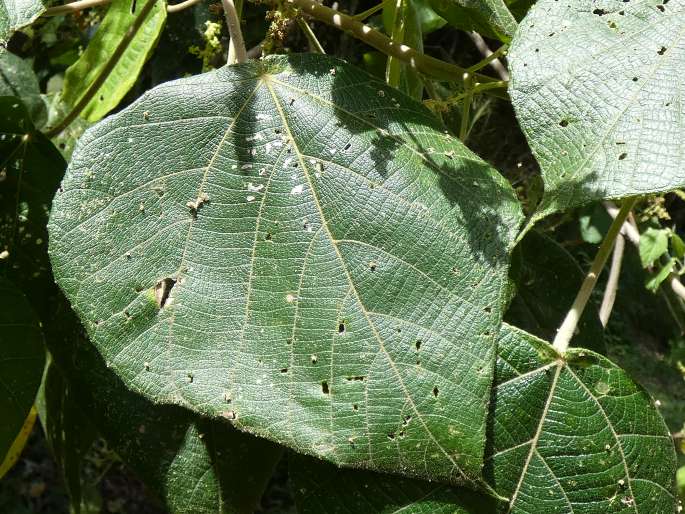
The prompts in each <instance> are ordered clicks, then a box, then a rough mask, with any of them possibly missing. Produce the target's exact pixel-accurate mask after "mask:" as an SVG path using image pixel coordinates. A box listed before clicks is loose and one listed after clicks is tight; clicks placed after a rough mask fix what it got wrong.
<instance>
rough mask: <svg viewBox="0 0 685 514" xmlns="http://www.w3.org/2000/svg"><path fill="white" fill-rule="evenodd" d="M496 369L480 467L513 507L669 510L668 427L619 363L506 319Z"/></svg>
mask: <svg viewBox="0 0 685 514" xmlns="http://www.w3.org/2000/svg"><path fill="white" fill-rule="evenodd" d="M495 374H496V387H495V389H494V394H493V400H492V408H493V412H492V418H491V419H492V421H491V426H492V429H491V431H492V437H491V438H490V439H489V440H488V443H489V457H488V460H487V461H486V476H487V477H488V479H489V480H490V481H491V484H492V485H493V486H494V487H495V489H496V490H497V492H498V493H500V494H501V495H503V496H507V497H509V498H510V501H511V506H510V512H513V513H530V514H546V513H573V512H588V513H597V514H599V513H605V512H626V513H628V512H632V513H649V514H660V513H664V514H666V513H668V514H672V513H673V512H674V511H675V508H676V500H675V497H674V494H673V492H674V487H675V483H674V480H675V463H676V461H675V452H674V449H673V441H672V439H671V435H670V433H669V431H668V429H667V427H666V425H665V424H664V421H663V419H662V418H661V415H660V414H659V412H658V411H657V409H656V407H655V405H654V403H653V401H652V400H651V398H650V397H649V395H648V394H647V393H646V392H645V391H644V390H643V389H642V388H641V387H639V386H637V385H636V384H635V383H634V382H633V381H632V380H630V378H629V377H628V376H627V375H626V374H625V372H624V371H622V370H621V369H620V368H618V367H617V366H616V365H614V364H613V363H611V362H610V361H609V360H608V359H606V358H605V357H602V356H601V355H599V354H596V353H594V352H591V351H589V350H581V349H571V350H569V351H568V352H567V353H566V354H565V355H564V356H563V357H562V356H560V355H558V354H557V353H556V352H555V351H554V349H553V348H552V347H551V345H549V344H548V343H546V342H544V341H542V340H540V339H537V338H536V337H534V336H532V335H530V334H527V333H526V332H523V331H521V330H520V329H517V328H514V327H511V326H509V325H506V324H505V325H503V328H502V331H501V337H500V340H499V348H498V359H497V369H496V372H495Z"/></svg>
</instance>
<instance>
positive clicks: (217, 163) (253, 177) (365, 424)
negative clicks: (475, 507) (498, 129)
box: [50, 55, 521, 482]
mask: <svg viewBox="0 0 685 514" xmlns="http://www.w3.org/2000/svg"><path fill="white" fill-rule="evenodd" d="M396 105H398V106H399V107H396ZM520 220H521V215H520V210H519V206H518V203H517V202H516V200H515V197H514V194H513V191H512V190H511V188H510V187H509V186H508V184H507V183H506V182H505V181H504V180H503V179H502V177H501V176H499V175H498V174H497V172H496V171H494V170H493V169H492V168H490V167H489V166H487V165H486V164H485V163H484V162H483V161H481V160H480V159H478V158H477V157H476V156H475V155H474V154H473V153H471V152H470V151H469V150H468V149H466V148H465V147H464V146H463V145H461V143H459V142H458V141H456V140H454V139H452V138H451V137H449V136H448V135H447V134H445V133H444V128H443V127H442V125H440V124H439V122H437V121H436V120H435V118H434V117H432V115H431V114H430V113H429V112H428V111H427V110H426V109H425V108H424V107H423V106H421V104H419V103H417V102H414V101H412V100H410V99H409V98H407V97H405V96H404V95H402V94H401V93H400V92H398V91H396V90H393V89H391V88H389V87H387V86H386V85H385V84H383V83H381V82H379V81H377V80H376V79H374V78H373V77H371V76H370V75H368V74H366V73H364V72H362V71H361V70H358V69H357V68H354V67H352V66H349V65H347V64H345V63H343V62H342V61H340V60H337V59H333V58H330V57H327V56H317V55H301V56H297V55H296V56H287V57H285V56H274V57H269V58H268V59H266V60H264V61H261V62H252V63H248V64H244V65H237V66H231V67H226V68H223V69H221V70H217V71H215V72H211V73H208V74H204V75H201V76H197V77H193V78H189V79H183V80H180V81H176V82H172V83H169V84H165V85H162V86H159V87H158V88H155V89H153V90H151V91H150V92H148V93H147V94H146V95H144V97H143V98H142V99H141V100H139V101H138V102H136V103H134V104H133V105H132V106H131V107H129V108H127V109H126V110H124V111H122V112H121V113H119V114H117V115H115V116H113V117H111V118H110V119H108V120H106V121H104V122H102V123H100V124H98V125H97V126H95V127H93V128H92V129H90V130H89V131H87V132H86V134H85V135H84V137H83V138H82V139H81V141H80V143H79V146H78V148H77V150H76V152H75V153H74V158H73V160H72V163H71V165H70V169H69V171H68V173H67V177H66V179H65V181H64V183H63V191H62V192H60V193H58V195H57V197H56V199H55V204H54V207H53V210H52V217H51V225H50V227H51V238H50V244H51V255H52V262H53V267H54V270H55V276H56V278H57V281H58V282H59V284H60V285H61V286H62V288H63V289H64V291H65V292H66V294H67V296H68V297H69V299H70V300H71V302H72V305H73V306H74V308H75V309H76V311H77V313H78V314H79V316H80V317H81V319H82V321H83V322H84V324H85V326H86V328H87V330H88V332H89V334H90V336H91V339H92V341H93V343H94V344H95V345H96V346H97V347H98V350H99V351H100V353H102V355H103V356H104V358H105V360H106V361H107V363H108V365H109V366H111V369H113V370H115V371H116V372H117V373H118V374H119V375H120V376H121V377H122V379H123V381H124V382H125V383H126V384H127V385H128V386H129V387H131V388H133V389H135V390H137V391H140V392H141V393H143V394H145V395H146V396H147V397H149V398H151V399H154V400H155V401H157V402H165V403H174V404H180V405H184V406H186V407H188V408H190V409H193V410H195V411H198V412H202V413H205V414H207V415H210V416H214V417H223V418H226V419H228V420H231V421H232V422H233V423H234V425H235V426H237V427H239V428H241V429H243V430H248V431H251V432H254V433H256V434H258V435H261V436H264V437H267V438H269V439H272V440H275V441H278V442H282V443H284V444H286V445H288V446H290V447H292V448H295V449H297V450H299V451H301V452H304V453H309V454H314V455H319V456H321V457H324V458H326V459H329V460H332V461H334V462H336V463H338V464H345V465H352V466H363V467H368V468H374V469H380V470H394V471H397V470H403V471H404V472H405V473H407V474H410V475H419V476H426V477H433V478H440V479H442V480H446V481H451V482H459V481H461V480H464V479H468V480H471V479H478V477H479V476H480V469H481V463H482V455H483V454H482V451H483V445H484V440H485V412H486V406H487V405H486V404H487V401H488V398H489V388H490V381H491V377H492V363H493V359H494V351H495V345H494V342H495V338H496V336H497V331H498V327H499V323H500V319H501V312H500V308H499V305H500V299H501V297H502V295H503V292H504V289H505V285H506V273H507V265H508V251H509V249H510V248H511V246H512V241H513V238H514V234H515V232H516V230H517V227H518V225H519V223H520ZM146 363H147V364H146ZM407 417H410V418H411V420H412V421H411V423H410V425H409V427H408V428H406V429H405V437H404V438H400V437H398V431H399V430H400V427H402V426H403V423H404V422H405V420H406V418H407Z"/></svg>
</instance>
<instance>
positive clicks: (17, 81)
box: [0, 48, 47, 127]
mask: <svg viewBox="0 0 685 514" xmlns="http://www.w3.org/2000/svg"><path fill="white" fill-rule="evenodd" d="M0 96H16V97H17V98H19V99H20V100H21V101H22V102H23V103H24V105H25V106H26V107H27V108H28V110H29V113H30V114H31V119H32V120H33V124H34V125H36V126H38V127H41V126H43V125H44V124H45V122H46V120H47V108H46V106H45V101H44V100H43V98H42V97H41V96H40V87H39V86H38V79H37V78H36V74H35V73H34V72H33V67H32V66H31V63H30V62H28V61H26V60H24V59H22V58H21V57H17V56H16V55H14V54H13V53H10V52H8V51H5V50H3V49H2V48H0Z"/></svg>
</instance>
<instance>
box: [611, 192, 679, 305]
mask: <svg viewBox="0 0 685 514" xmlns="http://www.w3.org/2000/svg"><path fill="white" fill-rule="evenodd" d="M604 208H605V209H606V210H607V212H608V213H609V216H611V217H612V218H616V215H617V213H618V207H616V205H615V204H614V203H613V202H610V201H606V202H604ZM621 233H622V234H623V235H624V236H626V237H627V238H628V240H630V242H631V243H633V244H634V245H635V246H636V247H637V248H638V249H639V248H640V232H639V231H638V229H637V227H636V226H635V221H634V220H632V223H631V222H630V221H626V222H625V223H624V224H623V227H621ZM647 271H649V272H652V269H651V267H650V268H648V269H647ZM668 284H669V285H670V286H671V289H672V290H673V292H674V293H675V294H676V295H677V296H678V297H679V298H680V299H682V300H685V286H684V285H683V283H682V282H681V281H680V277H679V276H678V274H677V273H671V274H670V275H669V276H668Z"/></svg>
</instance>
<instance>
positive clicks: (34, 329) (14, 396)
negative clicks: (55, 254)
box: [0, 277, 45, 463]
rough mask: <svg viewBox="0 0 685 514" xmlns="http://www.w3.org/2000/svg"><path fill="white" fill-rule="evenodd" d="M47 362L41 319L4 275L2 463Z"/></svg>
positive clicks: (0, 304)
mask: <svg viewBox="0 0 685 514" xmlns="http://www.w3.org/2000/svg"><path fill="white" fill-rule="evenodd" d="M44 365H45V348H44V346H43V334H42V332H41V329H40V324H39V323H38V319H37V318H36V316H35V314H34V313H33V310H32V309H31V306H30V305H29V303H28V302H27V301H26V297H24V295H23V294H22V293H21V291H19V289H17V287H16V286H15V285H14V284H12V283H11V282H10V281H9V280H7V279H5V278H2V277H0V416H2V423H0V463H2V462H3V460H4V459H5V457H6V455H7V452H8V451H9V449H10V447H11V446H12V443H13V442H14V439H15V438H16V437H17V435H18V434H19V431H20V430H21V428H22V426H23V425H24V420H25V419H26V417H27V416H28V414H29V411H30V410H31V407H32V406H33V401H34V399H35V397H36V393H37V392H38V387H39V386H40V379H41V376H42V375H43V366H44Z"/></svg>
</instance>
